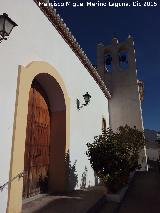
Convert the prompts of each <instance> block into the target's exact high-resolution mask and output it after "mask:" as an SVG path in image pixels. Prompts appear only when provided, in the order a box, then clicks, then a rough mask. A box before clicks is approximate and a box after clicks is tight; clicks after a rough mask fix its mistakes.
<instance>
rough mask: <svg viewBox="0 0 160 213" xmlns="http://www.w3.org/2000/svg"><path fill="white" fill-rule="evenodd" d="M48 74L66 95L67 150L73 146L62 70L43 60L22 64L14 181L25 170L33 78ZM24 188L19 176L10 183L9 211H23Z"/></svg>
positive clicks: (12, 165)
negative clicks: (61, 74) (59, 71)
mask: <svg viewBox="0 0 160 213" xmlns="http://www.w3.org/2000/svg"><path fill="white" fill-rule="evenodd" d="M42 73H46V74H49V75H50V76H51V77H53V78H54V79H55V80H56V81H57V82H58V84H59V85H60V87H61V90H62V92H63V94H64V100H65V105H66V115H65V116H66V144H65V151H66V152H67V151H68V149H69V143H70V98H69V96H68V93H67V89H66V87H65V84H64V81H63V79H62V77H61V76H60V74H59V73H58V71H57V70H56V69H55V68H54V67H53V66H51V65H50V64H48V63H47V62H43V61H33V62H32V63H30V64H29V65H27V66H26V67H24V66H22V65H19V70H18V79H17V91H16V103H15V114H14V124H13V137H12V150H11V163H10V174H9V180H12V179H13V178H14V177H15V176H17V174H20V173H21V172H22V171H23V169H24V152H25V138H26V125H27V114H28V99H29V90H30V88H31V84H32V81H33V79H35V77H36V76H37V75H38V74H42ZM22 190H23V178H17V179H16V180H14V181H9V186H8V203H7V212H9V213H10V212H21V209H22Z"/></svg>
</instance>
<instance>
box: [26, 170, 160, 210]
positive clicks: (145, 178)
mask: <svg viewBox="0 0 160 213" xmlns="http://www.w3.org/2000/svg"><path fill="white" fill-rule="evenodd" d="M103 193H104V192H102V191H97V192H96V191H94V190H93V191H92V190H91V191H84V192H83V191H75V192H74V193H72V194H71V195H65V196H46V197H44V198H43V199H42V198H39V199H37V200H35V201H32V202H30V203H26V204H24V205H23V211H22V213H32V212H35V213H86V212H87V211H88V209H89V208H90V207H91V206H92V205H93V204H95V203H96V201H97V200H98V198H100V197H102V194H103ZM92 210H93V209H92ZM92 212H96V213H160V173H159V171H158V169H157V168H154V169H153V170H150V171H149V172H138V173H136V175H135V177H134V179H133V182H132V183H131V185H130V187H129V190H128V192H127V194H126V196H125V198H124V200H123V202H122V203H121V205H119V204H117V203H114V202H109V203H106V204H105V205H104V206H103V207H102V208H100V207H99V209H98V210H97V209H96V211H91V213H92Z"/></svg>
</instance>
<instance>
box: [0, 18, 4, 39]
mask: <svg viewBox="0 0 160 213" xmlns="http://www.w3.org/2000/svg"><path fill="white" fill-rule="evenodd" d="M4 20H5V18H4V16H2V15H1V16H0V35H3V31H4Z"/></svg>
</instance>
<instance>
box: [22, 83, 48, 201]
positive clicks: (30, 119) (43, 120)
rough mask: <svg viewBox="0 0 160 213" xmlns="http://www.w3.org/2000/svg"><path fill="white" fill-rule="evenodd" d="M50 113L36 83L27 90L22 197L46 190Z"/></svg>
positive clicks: (42, 93) (42, 92) (41, 91)
mask: <svg viewBox="0 0 160 213" xmlns="http://www.w3.org/2000/svg"><path fill="white" fill-rule="evenodd" d="M49 153H50V114H49V109H48V105H47V99H46V97H45V93H44V91H43V90H42V88H41V87H40V85H39V84H38V83H35V82H34V83H33V84H32V87H31V89H30V92H29V102H28V116H27V129H26V141H25V154H24V171H25V175H24V179H23V198H27V197H31V196H34V195H36V194H39V193H41V192H42V193H46V192H47V191H48V170H49Z"/></svg>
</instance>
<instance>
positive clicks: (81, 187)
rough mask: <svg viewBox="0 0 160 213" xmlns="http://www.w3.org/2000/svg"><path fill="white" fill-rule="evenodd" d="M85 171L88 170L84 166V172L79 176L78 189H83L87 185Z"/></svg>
mask: <svg viewBox="0 0 160 213" xmlns="http://www.w3.org/2000/svg"><path fill="white" fill-rule="evenodd" d="M87 172H88V169H87V167H86V166H85V168H84V172H83V173H82V177H81V184H80V189H85V188H86V186H87Z"/></svg>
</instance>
